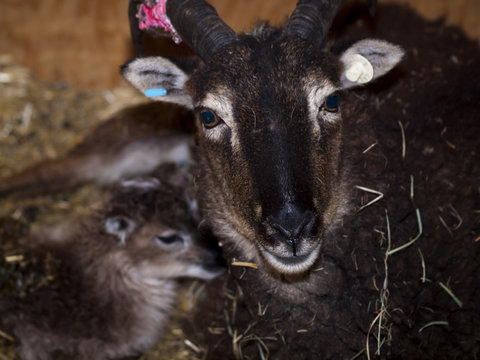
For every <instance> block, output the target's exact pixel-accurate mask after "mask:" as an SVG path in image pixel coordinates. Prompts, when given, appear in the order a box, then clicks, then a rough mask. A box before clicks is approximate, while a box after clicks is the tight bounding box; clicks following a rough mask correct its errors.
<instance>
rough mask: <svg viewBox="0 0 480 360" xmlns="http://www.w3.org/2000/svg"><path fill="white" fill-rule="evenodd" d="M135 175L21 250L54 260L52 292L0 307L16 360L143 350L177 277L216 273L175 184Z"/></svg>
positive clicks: (156, 330)
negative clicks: (99, 206) (80, 217)
mask: <svg viewBox="0 0 480 360" xmlns="http://www.w3.org/2000/svg"><path fill="white" fill-rule="evenodd" d="M163 179H165V176H162V177H161V178H158V177H136V178H132V179H129V180H126V181H124V182H122V183H121V184H119V185H117V186H116V187H115V189H114V190H113V196H112V198H111V199H110V200H109V201H108V202H107V203H106V205H105V207H104V209H103V210H101V211H98V212H97V213H96V214H95V215H94V216H92V217H91V218H89V219H86V220H84V221H83V222H82V223H81V224H63V225H62V226H59V227H51V228H40V229H37V230H36V231H35V232H34V234H33V235H31V236H29V237H28V238H26V239H25V246H27V247H28V248H31V249H33V251H36V252H38V253H39V254H42V252H44V251H49V252H51V253H52V254H54V255H55V256H56V257H58V258H59V259H60V260H61V268H60V275H59V279H58V282H59V284H57V285H55V287H53V286H52V287H48V288H43V289H40V290H38V291H37V292H35V293H34V294H32V295H31V296H28V297H27V298H26V299H24V300H21V301H19V300H18V299H17V300H15V299H8V298H4V299H1V301H0V312H1V316H0V319H1V325H2V326H3V328H4V330H7V331H9V332H11V333H12V334H13V335H15V337H16V338H17V339H18V341H19V343H20V355H21V357H22V359H25V360H29V359H36V360H38V359H40V360H42V359H45V360H46V359H52V358H54V357H55V356H65V357H68V358H75V359H112V358H118V357H124V356H132V355H138V354H140V353H141V352H143V351H145V350H147V349H148V348H149V347H151V346H152V345H153V344H154V343H155V341H156V340H157V339H158V337H159V335H160V334H161V333H162V330H163V328H164V326H165V323H166V321H167V318H168V314H169V312H170V310H171V308H172V306H173V305H174V303H175V299H176V289H177V280H178V279H179V278H184V277H188V278H197V279H202V280H210V279H213V278H215V277H216V276H218V275H220V274H221V273H222V272H223V266H222V262H221V260H220V256H219V253H218V252H215V251H213V250H212V249H208V248H206V247H205V246H202V245H201V244H200V240H199V238H198V235H197V234H196V225H195V224H196V222H195V219H194V216H193V215H192V210H191V208H190V204H189V203H188V202H187V201H186V199H185V194H184V191H183V188H182V187H178V186H175V185H172V184H169V183H167V182H165V181H164V180H163Z"/></svg>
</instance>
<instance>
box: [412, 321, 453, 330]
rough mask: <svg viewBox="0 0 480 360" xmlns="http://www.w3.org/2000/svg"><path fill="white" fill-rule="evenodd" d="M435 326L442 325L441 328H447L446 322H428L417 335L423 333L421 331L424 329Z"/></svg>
mask: <svg viewBox="0 0 480 360" xmlns="http://www.w3.org/2000/svg"><path fill="white" fill-rule="evenodd" d="M437 325H443V326H448V321H432V322H429V323H428V324H425V325H423V326H422V327H421V328H420V330H418V332H419V333H421V332H422V331H423V329H426V328H428V327H430V326H437Z"/></svg>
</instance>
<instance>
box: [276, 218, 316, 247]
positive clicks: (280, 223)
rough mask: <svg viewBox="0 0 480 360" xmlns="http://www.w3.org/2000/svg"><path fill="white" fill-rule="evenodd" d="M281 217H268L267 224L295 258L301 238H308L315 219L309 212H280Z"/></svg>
mask: <svg viewBox="0 0 480 360" xmlns="http://www.w3.org/2000/svg"><path fill="white" fill-rule="evenodd" d="M280 215H281V216H277V217H276V216H269V217H268V218H267V224H268V225H269V226H270V227H271V229H273V230H275V231H276V236H275V238H277V239H278V240H280V241H283V242H285V243H287V244H288V245H289V246H290V247H291V248H292V251H293V256H296V252H297V248H298V245H299V243H300V240H301V238H302V237H304V238H305V237H308V236H309V235H310V232H311V231H312V228H313V223H314V222H315V217H314V215H313V213H312V212H311V211H308V210H307V211H305V212H300V211H295V212H292V211H290V212H283V213H282V212H281V213H280Z"/></svg>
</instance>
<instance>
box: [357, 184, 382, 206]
mask: <svg viewBox="0 0 480 360" xmlns="http://www.w3.org/2000/svg"><path fill="white" fill-rule="evenodd" d="M355 188H356V189H358V190H362V191H365V192H367V193H370V194H375V195H378V196H377V197H376V198H375V199H373V200H372V201H370V202H368V203H366V204H365V205H362V206H361V207H360V208H359V209H358V212H360V211H362V210H363V209H365V208H366V207H369V206H370V205H373V204H375V203H376V202H377V201H380V200H381V199H382V198H383V196H384V195H383V193H381V192H380V191H377V190H373V189H369V188H367V187H364V186H359V185H356V186H355Z"/></svg>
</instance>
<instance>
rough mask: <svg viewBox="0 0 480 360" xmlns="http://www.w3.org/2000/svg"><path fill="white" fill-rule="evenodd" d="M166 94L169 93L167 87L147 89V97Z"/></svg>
mask: <svg viewBox="0 0 480 360" xmlns="http://www.w3.org/2000/svg"><path fill="white" fill-rule="evenodd" d="M165 95H167V89H164V88H157V89H147V90H145V96H146V97H155V96H165Z"/></svg>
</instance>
